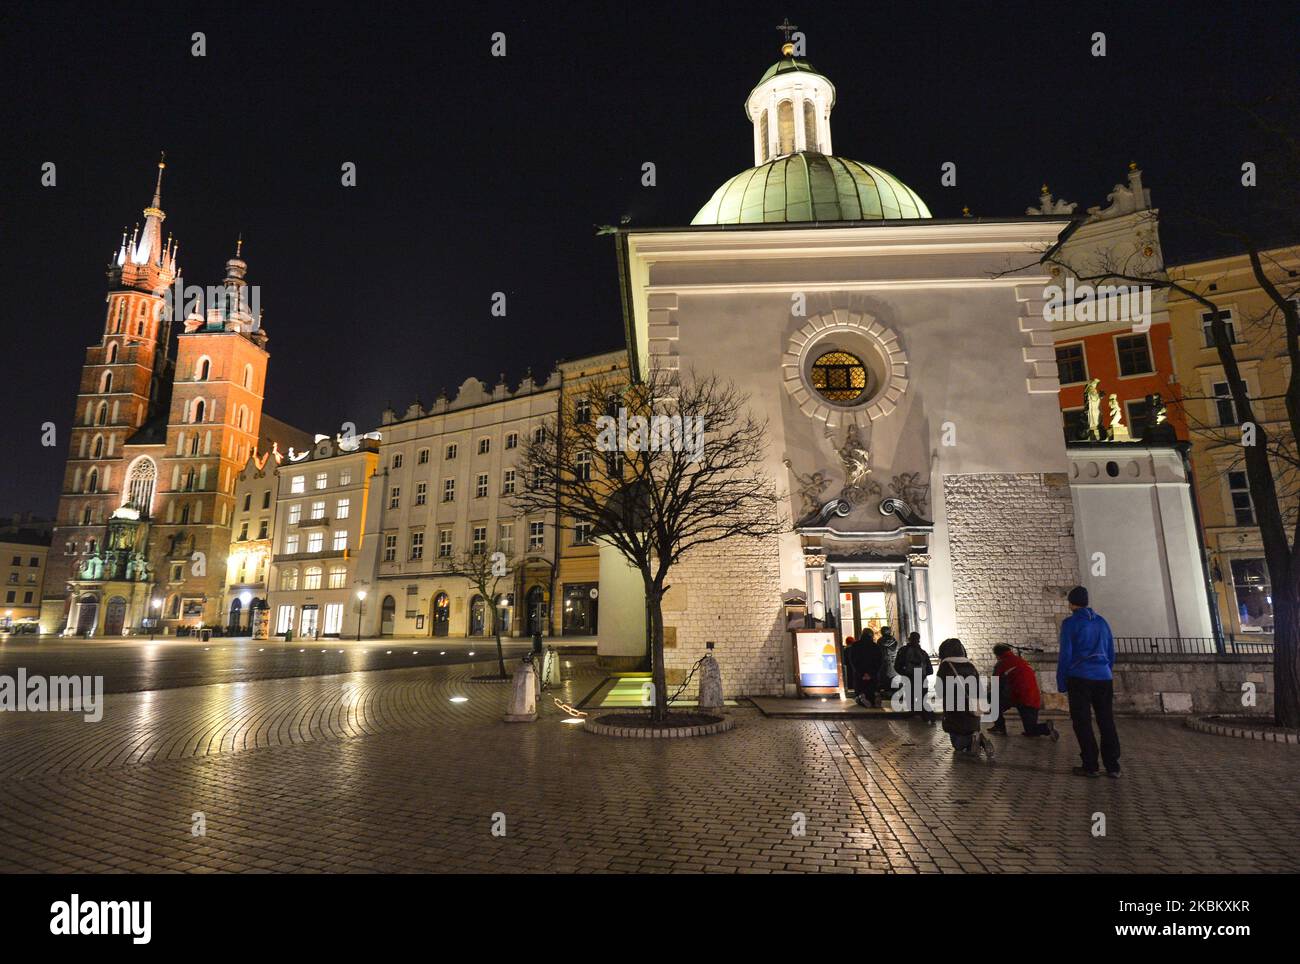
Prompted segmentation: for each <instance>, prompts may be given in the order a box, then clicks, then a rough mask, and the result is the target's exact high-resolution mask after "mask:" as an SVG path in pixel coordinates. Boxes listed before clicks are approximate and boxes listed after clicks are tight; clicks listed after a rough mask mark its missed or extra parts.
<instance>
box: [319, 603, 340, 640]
mask: <svg viewBox="0 0 1300 964" xmlns="http://www.w3.org/2000/svg"><path fill="white" fill-rule="evenodd" d="M322 632H324V633H325V635H326V636H335V635H342V633H343V604H342V603H326V604H325V628H324V629H323V630H322Z"/></svg>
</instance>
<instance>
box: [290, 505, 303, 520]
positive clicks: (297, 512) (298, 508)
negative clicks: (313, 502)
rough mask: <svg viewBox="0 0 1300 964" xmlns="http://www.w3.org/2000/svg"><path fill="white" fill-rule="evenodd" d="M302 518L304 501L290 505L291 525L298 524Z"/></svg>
mask: <svg viewBox="0 0 1300 964" xmlns="http://www.w3.org/2000/svg"><path fill="white" fill-rule="evenodd" d="M301 519H302V503H301V502H295V503H294V504H293V505H291V506H289V525H291V526H296V525H297V524H298V523H299V521H301Z"/></svg>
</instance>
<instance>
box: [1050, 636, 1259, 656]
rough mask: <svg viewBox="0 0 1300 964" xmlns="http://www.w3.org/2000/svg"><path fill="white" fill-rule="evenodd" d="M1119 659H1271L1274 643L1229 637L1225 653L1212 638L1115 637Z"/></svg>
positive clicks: (1224, 642)
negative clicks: (1263, 657) (1147, 656)
mask: <svg viewBox="0 0 1300 964" xmlns="http://www.w3.org/2000/svg"><path fill="white" fill-rule="evenodd" d="M1057 651H1058V650H1057V647H1056V646H1045V647H1044V648H1043V650H1042V652H1047V653H1055V652H1057ZM1115 652H1116V654H1117V655H1129V656H1142V655H1146V654H1149V653H1155V654H1159V655H1166V656H1215V655H1219V654H1220V653H1222V654H1225V655H1229V656H1270V655H1272V653H1273V640H1272V639H1271V638H1269V637H1265V638H1262V639H1261V638H1255V639H1241V638H1240V637H1238V636H1235V635H1232V634H1229V635H1228V636H1225V637H1224V639H1223V649H1222V650H1220V649H1219V647H1218V646H1217V645H1216V644H1215V639H1214V637H1213V636H1116V637H1115Z"/></svg>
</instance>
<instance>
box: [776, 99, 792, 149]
mask: <svg viewBox="0 0 1300 964" xmlns="http://www.w3.org/2000/svg"><path fill="white" fill-rule="evenodd" d="M776 133H777V137H778V138H779V140H780V146H779V147H778V149H777V154H778V155H780V156H782V157H784V156H785V155H786V154H793V153H794V103H793V102H792V101H788V100H783V101H781V103H779V104H777V106H776Z"/></svg>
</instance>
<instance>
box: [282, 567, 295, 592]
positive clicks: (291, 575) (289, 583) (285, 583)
mask: <svg viewBox="0 0 1300 964" xmlns="http://www.w3.org/2000/svg"><path fill="white" fill-rule="evenodd" d="M297 588H298V570H297V569H294V568H289V569H281V570H280V590H281V591H282V592H292V591H293V590H295V589H297Z"/></svg>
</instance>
